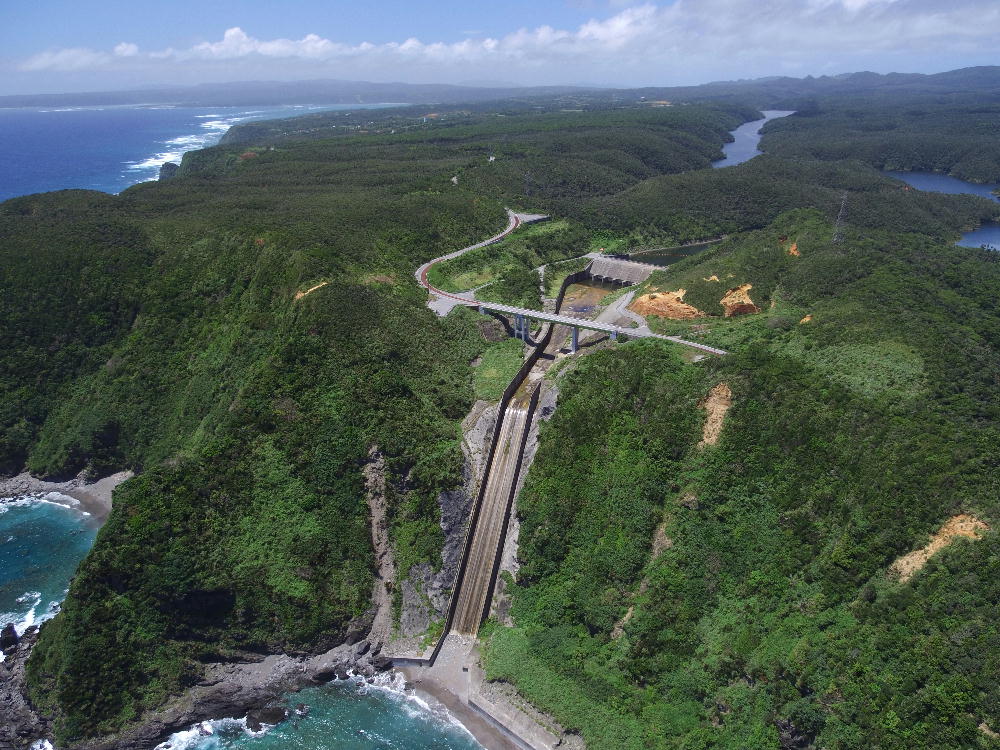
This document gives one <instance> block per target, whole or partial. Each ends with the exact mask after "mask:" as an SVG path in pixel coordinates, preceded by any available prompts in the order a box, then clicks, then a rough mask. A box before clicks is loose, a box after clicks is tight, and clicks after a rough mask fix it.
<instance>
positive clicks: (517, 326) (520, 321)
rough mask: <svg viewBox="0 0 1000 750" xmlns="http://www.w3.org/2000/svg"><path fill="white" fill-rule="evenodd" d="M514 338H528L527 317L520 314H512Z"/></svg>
mask: <svg viewBox="0 0 1000 750" xmlns="http://www.w3.org/2000/svg"><path fill="white" fill-rule="evenodd" d="M514 338H517V339H521V341H527V340H528V319H527V318H526V317H525V316H523V315H520V314H516V315H514Z"/></svg>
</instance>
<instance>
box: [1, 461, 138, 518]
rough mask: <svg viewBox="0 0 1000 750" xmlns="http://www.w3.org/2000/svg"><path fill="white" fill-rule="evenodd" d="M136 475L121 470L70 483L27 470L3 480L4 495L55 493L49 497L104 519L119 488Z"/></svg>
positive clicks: (75, 479) (71, 480)
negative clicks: (92, 480)
mask: <svg viewBox="0 0 1000 750" xmlns="http://www.w3.org/2000/svg"><path fill="white" fill-rule="evenodd" d="M133 476H134V474H133V473H132V472H131V471H120V472H118V473H117V474H112V475H111V476H107V477H104V478H103V479H99V480H98V481H96V482H87V481H86V480H84V479H83V478H81V477H75V478H73V479H70V480H69V481H66V482H47V481H45V480H44V479H37V478H36V477H33V476H31V475H30V474H28V473H27V472H25V473H22V474H18V475H17V476H16V477H9V478H7V479H0V497H18V496H19V495H41V494H45V493H53V494H52V496H51V497H48V498H46V499H47V500H51V501H52V502H55V503H60V502H61V503H63V504H64V505H69V506H72V507H74V508H79V509H80V510H82V511H85V512H87V513H89V514H90V515H92V516H93V517H94V518H95V519H96V520H98V521H100V522H103V521H104V520H105V519H106V518H107V517H108V514H109V513H110V512H111V495H112V493H113V492H114V489H115V487H117V486H118V485H119V484H121V483H122V482H124V481H125V480H126V479H131V478H132V477H133Z"/></svg>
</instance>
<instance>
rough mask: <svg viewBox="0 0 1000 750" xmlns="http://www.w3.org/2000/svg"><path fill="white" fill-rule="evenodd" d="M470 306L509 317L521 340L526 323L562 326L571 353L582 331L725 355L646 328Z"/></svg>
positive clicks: (497, 306)
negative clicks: (660, 341) (568, 332)
mask: <svg viewBox="0 0 1000 750" xmlns="http://www.w3.org/2000/svg"><path fill="white" fill-rule="evenodd" d="M474 304H475V305H476V306H477V307H478V308H479V312H497V313H501V314H503V315H509V316H510V317H511V318H512V319H513V321H514V336H515V337H517V338H519V339H522V340H527V338H528V321H529V320H539V321H544V322H547V323H555V324H556V325H564V326H566V327H567V328H569V329H571V331H572V333H571V337H570V349H571V350H572V351H574V352H575V351H576V350H577V349H578V348H579V345H580V331H581V330H585V331H598V332H600V333H606V334H608V337H609V338H610V339H611V340H612V341H616V340H617V339H618V337H619V336H629V337H631V338H634V339H661V340H663V341H672V342H674V343H675V344H681V345H683V346H690V347H692V348H694V349H698V350H699V351H703V352H705V353H707V354H718V355H722V354H726V351H725V350H724V349H716V348H715V347H714V346H707V345H706V344H699V343H698V342H697V341H688V340H687V339H682V338H680V337H679V336H664V335H663V334H660V333H653V332H652V331H650V330H649V328H646V327H642V328H625V327H623V326H617V325H612V324H610V323H601V322H598V321H596V320H590V319H588V318H574V317H573V316H571V315H559V314H557V313H547V312H542V311H541V310H529V309H528V308H526V307H513V306H512V305H503V304H500V303H499V302H475V303H474Z"/></svg>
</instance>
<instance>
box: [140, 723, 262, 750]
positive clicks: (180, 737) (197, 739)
mask: <svg viewBox="0 0 1000 750" xmlns="http://www.w3.org/2000/svg"><path fill="white" fill-rule="evenodd" d="M262 727H263V728H262V729H261V730H260V731H259V732H254V731H253V730H251V729H250V728H249V727H248V726H247V719H246V717H245V716H244V717H243V718H242V719H213V720H211V721H202V722H199V723H197V724H195V725H194V726H193V727H191V728H190V729H185V730H184V731H182V732H175V733H174V734H172V735H170V736H169V737H168V738H167V739H166V740H165V741H164V742H161V743H160V744H159V745H157V746H156V747H155V748H154V749H153V750H195V748H197V749H198V750H207V749H208V748H218V747H222V745H221V736H226V737H229V738H232V737H233V736H238V735H240V734H243V735H245V736H247V737H263V736H264V735H265V734H267V733H268V731H270V730H271V729H273V727H272V726H271V725H269V724H263V725H262Z"/></svg>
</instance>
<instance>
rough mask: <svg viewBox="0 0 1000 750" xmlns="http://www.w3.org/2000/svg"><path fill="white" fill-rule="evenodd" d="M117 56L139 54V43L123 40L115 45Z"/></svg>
mask: <svg viewBox="0 0 1000 750" xmlns="http://www.w3.org/2000/svg"><path fill="white" fill-rule="evenodd" d="M114 51H115V56H116V57H135V56H136V55H138V54H139V45H137V44H132V43H131V42H122V43H121V44H118V45H116V46H115V50H114Z"/></svg>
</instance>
